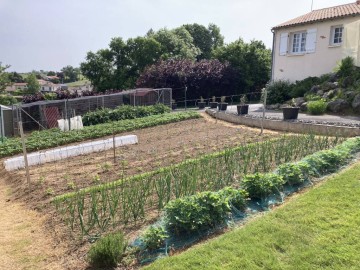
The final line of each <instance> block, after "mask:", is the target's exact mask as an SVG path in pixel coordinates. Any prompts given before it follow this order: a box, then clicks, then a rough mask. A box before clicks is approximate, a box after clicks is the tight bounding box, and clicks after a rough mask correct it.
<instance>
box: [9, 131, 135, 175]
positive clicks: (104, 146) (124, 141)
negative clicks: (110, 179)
mask: <svg viewBox="0 0 360 270" xmlns="http://www.w3.org/2000/svg"><path fill="white" fill-rule="evenodd" d="M136 143H138V138H137V136H136V135H126V136H118V137H115V147H119V146H123V145H129V144H136ZM111 148H113V138H110V139H105V140H97V141H93V142H87V143H81V144H78V145H71V146H65V147H61V148H56V149H52V150H45V151H41V152H34V153H31V154H28V163H29V166H34V165H39V164H44V163H48V162H53V161H57V160H62V159H67V158H69V157H76V156H80V155H84V154H89V153H94V152H101V151H105V150H108V149H111ZM4 166H5V169H6V170H7V171H14V170H17V169H21V168H25V162H24V157H23V156H18V157H13V158H9V159H6V160H5V161H4Z"/></svg>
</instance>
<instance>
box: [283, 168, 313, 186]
mask: <svg viewBox="0 0 360 270" xmlns="http://www.w3.org/2000/svg"><path fill="white" fill-rule="evenodd" d="M309 170H310V166H309V165H308V164H307V163H304V162H302V163H285V164H282V165H280V166H279V167H278V169H277V173H278V174H279V175H280V176H281V177H282V178H283V179H284V180H285V182H286V183H288V184H290V185H299V184H302V183H303V182H304V181H305V179H306V178H307V175H308V172H309Z"/></svg>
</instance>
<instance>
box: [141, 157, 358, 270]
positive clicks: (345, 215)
mask: <svg viewBox="0 0 360 270" xmlns="http://www.w3.org/2000/svg"><path fill="white" fill-rule="evenodd" d="M146 269H157V270H158V269H187V270H189V269H251V270H253V269H301V270H302V269H360V163H357V164H356V165H353V166H351V167H350V168H349V169H346V170H344V171H342V172H340V173H339V174H338V175H336V176H332V177H330V178H329V179H328V180H327V181H326V182H325V183H323V184H322V185H319V186H318V187H316V188H313V189H311V190H309V191H308V192H307V193H305V194H302V195H300V196H297V197H294V198H292V199H291V200H290V201H289V202H288V203H286V204H285V205H284V206H283V207H279V208H277V209H276V210H274V211H272V212H269V213H267V214H266V215H265V216H263V217H258V218H256V219H254V220H253V221H250V222H248V223H247V225H245V227H243V228H238V229H235V230H233V231H231V232H229V233H226V234H224V235H222V236H220V237H218V238H216V239H213V240H210V241H208V242H206V243H204V244H200V245H198V246H196V247H193V248H191V249H189V250H187V251H185V252H184V253H182V254H180V255H177V256H173V257H168V258H165V259H160V260H158V261H156V262H155V263H153V264H152V265H150V266H148V267H146Z"/></svg>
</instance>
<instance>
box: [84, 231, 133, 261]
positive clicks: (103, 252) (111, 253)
mask: <svg viewBox="0 0 360 270" xmlns="http://www.w3.org/2000/svg"><path fill="white" fill-rule="evenodd" d="M126 247H127V241H126V239H125V238H124V235H123V233H122V232H118V233H114V234H109V235H107V236H105V237H103V238H101V239H99V240H98V241H97V242H95V244H93V245H92V246H91V248H90V250H89V253H88V259H89V262H90V263H91V264H92V265H94V266H97V267H113V266H116V265H117V263H119V262H120V261H121V259H122V257H123V255H124V252H125V249H126Z"/></svg>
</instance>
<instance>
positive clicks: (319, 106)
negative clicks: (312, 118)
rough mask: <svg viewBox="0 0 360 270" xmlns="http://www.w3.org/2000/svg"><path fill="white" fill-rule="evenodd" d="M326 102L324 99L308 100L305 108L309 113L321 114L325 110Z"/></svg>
mask: <svg viewBox="0 0 360 270" xmlns="http://www.w3.org/2000/svg"><path fill="white" fill-rule="evenodd" d="M326 107H327V103H326V102H325V101H324V100H322V99H321V100H316V101H310V102H309V103H308V104H307V109H308V112H309V113H310V114H313V115H321V114H324V113H325V112H326Z"/></svg>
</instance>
